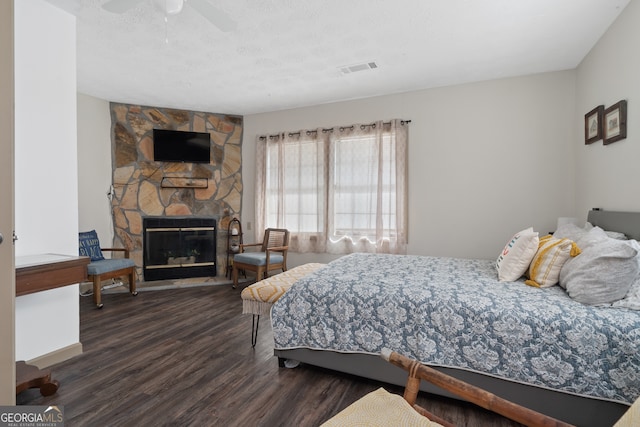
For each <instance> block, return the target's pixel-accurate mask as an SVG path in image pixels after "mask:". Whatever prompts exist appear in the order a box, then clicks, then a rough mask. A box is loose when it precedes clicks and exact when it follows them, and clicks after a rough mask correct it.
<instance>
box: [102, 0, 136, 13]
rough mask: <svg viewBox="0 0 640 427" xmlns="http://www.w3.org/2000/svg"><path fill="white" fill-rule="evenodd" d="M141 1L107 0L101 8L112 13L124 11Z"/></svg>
mask: <svg viewBox="0 0 640 427" xmlns="http://www.w3.org/2000/svg"><path fill="white" fill-rule="evenodd" d="M142 1H144V0H109V1H107V2H106V3H104V4H103V5H102V8H103V9H104V10H106V11H108V12H112V13H124V12H126V11H127V10H129V9H132V8H134V7H135V6H136V5H137V4H138V3H141V2H142Z"/></svg>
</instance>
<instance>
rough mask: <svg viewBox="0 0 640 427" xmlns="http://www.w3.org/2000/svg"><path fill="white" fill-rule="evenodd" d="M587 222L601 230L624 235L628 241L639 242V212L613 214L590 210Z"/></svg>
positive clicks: (611, 212) (613, 212) (612, 212)
mask: <svg viewBox="0 0 640 427" xmlns="http://www.w3.org/2000/svg"><path fill="white" fill-rule="evenodd" d="M587 221H589V222H590V223H591V224H592V225H594V226H595V225H597V226H598V227H600V228H602V229H603V230H607V231H617V232H619V233H624V234H625V235H626V236H627V237H629V238H630V239H635V240H640V212H615V211H603V210H601V209H592V210H590V211H589V214H588V215H587Z"/></svg>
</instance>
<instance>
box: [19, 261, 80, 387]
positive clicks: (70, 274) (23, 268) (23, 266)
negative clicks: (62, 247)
mask: <svg viewBox="0 0 640 427" xmlns="http://www.w3.org/2000/svg"><path fill="white" fill-rule="evenodd" d="M89 261H90V260H89V257H79V256H69V255H58V254H41V255H30V256H20V257H16V261H15V265H16V296H21V295H28V294H32V293H35V292H40V291H46V290H49V289H55V288H60V287H62V286H68V285H72V284H75V283H80V282H83V281H86V280H87V264H89ZM34 387H39V388H40V393H41V394H42V395H43V396H50V395H52V394H54V393H55V392H56V391H58V387H59V383H58V381H56V380H52V379H51V371H50V370H48V369H38V368H37V367H35V366H32V365H27V364H26V363H25V362H24V361H19V362H16V394H18V393H20V392H21V391H23V390H26V389H28V388H34Z"/></svg>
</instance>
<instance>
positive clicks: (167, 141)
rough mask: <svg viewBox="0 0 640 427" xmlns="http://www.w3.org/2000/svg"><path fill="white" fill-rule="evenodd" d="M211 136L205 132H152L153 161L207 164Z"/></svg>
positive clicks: (163, 130) (209, 155)
mask: <svg viewBox="0 0 640 427" xmlns="http://www.w3.org/2000/svg"><path fill="white" fill-rule="evenodd" d="M210 159H211V136H210V135H209V134H208V133H206V132H183V131H178V130H166V129H154V130H153V160H155V161H156V162H183V163H209V161H210Z"/></svg>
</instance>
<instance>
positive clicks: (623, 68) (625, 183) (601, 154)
mask: <svg viewBox="0 0 640 427" xmlns="http://www.w3.org/2000/svg"><path fill="white" fill-rule="evenodd" d="M638 40H640V1H637V0H636V1H631V2H629V4H628V5H627V7H626V8H625V10H624V11H623V12H622V13H621V14H620V16H619V17H618V19H617V20H616V21H615V22H614V23H613V24H612V25H611V27H610V28H609V30H608V31H607V32H606V33H605V34H604V36H603V37H602V38H601V39H600V40H599V41H598V43H597V44H596V46H594V48H593V49H592V50H591V52H590V53H589V54H588V55H587V57H586V58H585V59H584V60H583V61H582V63H581V64H580V66H579V67H578V69H577V85H576V94H577V96H576V116H575V127H576V129H579V132H578V133H577V134H576V136H575V140H574V156H575V159H576V210H577V212H578V213H581V214H582V213H584V212H586V211H587V210H588V209H590V208H593V207H599V208H602V209H607V210H622V211H626V210H628V211H640V197H639V196H638V195H639V194H640V179H639V178H638V170H639V168H638V161H640V132H638V128H639V127H640V107H639V103H640V55H638ZM621 99H626V100H627V107H628V115H627V139H624V140H621V141H618V142H614V143H613V144H610V145H607V146H604V145H603V144H602V141H599V142H595V143H593V144H591V145H585V144H584V131H583V129H584V114H586V113H587V112H589V111H591V110H592V109H593V108H595V107H596V106H598V105H601V104H604V106H605V108H606V107H609V106H610V105H612V104H615V103H616V102H618V101H620V100H621Z"/></svg>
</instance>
